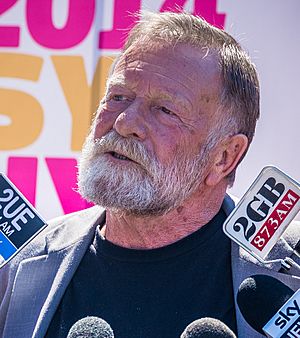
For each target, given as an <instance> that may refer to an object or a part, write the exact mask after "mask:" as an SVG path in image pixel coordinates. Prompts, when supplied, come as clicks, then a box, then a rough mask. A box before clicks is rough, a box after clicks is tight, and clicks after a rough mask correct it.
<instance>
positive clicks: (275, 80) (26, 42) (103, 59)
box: [0, 0, 300, 219]
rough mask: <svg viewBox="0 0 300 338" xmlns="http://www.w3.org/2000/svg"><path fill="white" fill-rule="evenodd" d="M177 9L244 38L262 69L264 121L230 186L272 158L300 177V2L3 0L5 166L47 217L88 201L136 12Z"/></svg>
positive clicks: (0, 107) (0, 104)
mask: <svg viewBox="0 0 300 338" xmlns="http://www.w3.org/2000/svg"><path fill="white" fill-rule="evenodd" d="M178 6H179V7H183V8H184V9H185V10H187V11H189V12H192V13H194V14H198V15H200V16H202V17H204V18H205V19H206V20H207V21H209V22H210V23H213V24H215V25H216V26H218V27H222V28H225V30H226V31H228V32H229V33H231V34H232V35H233V36H234V37H236V38H237V40H238V41H239V42H240V43H241V44H242V45H243V47H244V48H245V49H246V50H247V51H248V52H249V54H250V56H251V57H252V59H253V60H254V62H255V63H256V65H257V68H258V72H259V75H260V81H261V119H260V121H259V124H258V128H257V132H256V137H255V139H254V141H253V144H252V146H251V148H250V151H249V153H248V155H247V156H246V159H245V160H244V162H243V163H242V164H241V166H240V168H239V170H238V172H237V179H236V182H235V184H234V187H233V188H232V189H231V190H230V192H231V193H233V194H235V195H236V196H241V195H243V193H244V192H245V191H246V189H247V188H248V187H249V185H250V183H251V182H252V181H253V180H254V178H255V177H256V176H257V174H258V173H259V172H260V170H261V168H262V167H264V166H266V165H268V164H273V165H275V166H278V167H279V168H280V169H282V170H283V171H285V172H286V173H287V174H289V175H290V176H292V177H293V178H294V179H296V180H297V181H298V182H299V181H300V155H299V149H298V147H299V146H300V142H299V141H300V132H299V126H300V111H299V96H300V92H299V78H300V62H299V55H300V43H299V32H300V21H299V18H298V16H299V13H300V2H299V0H177V1H175V0H127V1H125V0H1V1H0V172H3V173H5V174H6V175H7V176H8V177H9V178H10V179H11V180H12V181H13V182H14V184H15V185H16V186H17V187H18V188H19V189H20V191H21V192H22V193H23V194H24V195H25V196H26V197H27V198H28V199H29V201H30V202H31V203H32V204H33V205H35V207H36V208H37V209H38V211H39V212H40V214H41V215H42V216H43V217H44V218H45V219H49V218H52V217H55V216H59V215H62V214H64V213H68V212H73V211H76V210H79V209H83V208H85V207H87V206H88V204H87V203H86V202H85V201H84V200H82V199H81V198H80V196H79V195H78V194H77V193H76V192H75V191H74V189H75V188H76V164H77V159H78V157H79V155H80V150H81V146H82V143H83V141H84V138H85V136H86V134H87V132H88V129H89V126H90V123H91V119H92V117H93V114H94V112H95V111H96V109H97V105H98V102H99V101H100V99H101V97H102V96H103V93H104V89H105V80H106V77H107V73H108V70H109V67H110V65H111V63H112V61H113V60H114V58H115V57H116V56H117V55H118V52H119V50H120V48H121V46H122V44H123V42H124V38H125V36H126V32H127V31H128V29H129V28H130V27H132V26H133V25H134V17H133V16H132V15H131V14H130V13H136V12H138V11H140V10H141V9H148V10H152V11H166V10H172V11H176V10H178ZM298 218H299V217H298Z"/></svg>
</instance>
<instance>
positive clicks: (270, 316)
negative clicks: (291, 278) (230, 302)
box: [237, 275, 300, 337]
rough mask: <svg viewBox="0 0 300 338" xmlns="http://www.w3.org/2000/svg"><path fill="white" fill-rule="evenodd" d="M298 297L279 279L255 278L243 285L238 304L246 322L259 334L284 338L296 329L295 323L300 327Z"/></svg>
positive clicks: (238, 295) (240, 289)
mask: <svg viewBox="0 0 300 338" xmlns="http://www.w3.org/2000/svg"><path fill="white" fill-rule="evenodd" d="M297 294H298V293H296V294H294V291H293V290H292V289H290V288H289V287H288V286H287V285H285V284H283V283H282V282H281V281H279V280H277V279H276V278H273V277H271V276H267V275H255V276H251V277H249V278H246V279H245V280H244V281H243V282H242V283H241V285H240V287H239V290H238V294H237V303H238V306H239V309H240V311H241V313H242V315H243V317H244V318H245V320H246V321H247V322H248V324H249V325H250V326H252V327H253V328H254V329H255V330H256V331H258V332H259V333H261V334H263V335H266V333H267V334H268V336H269V337H281V336H282V335H283V334H285V333H286V332H287V331H286V330H288V331H289V330H292V329H293V328H292V326H293V325H294V324H295V321H296V324H297V323H298V324H297V325H299V318H300V308H299V305H298V303H299V294H298V295H297ZM266 324H267V325H266ZM263 327H265V328H264V330H265V332H264V331H263Z"/></svg>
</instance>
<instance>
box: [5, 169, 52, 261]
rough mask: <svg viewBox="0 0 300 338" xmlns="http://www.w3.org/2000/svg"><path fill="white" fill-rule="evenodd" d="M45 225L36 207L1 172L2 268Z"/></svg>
mask: <svg viewBox="0 0 300 338" xmlns="http://www.w3.org/2000/svg"><path fill="white" fill-rule="evenodd" d="M45 227H46V222H45V221H44V220H43V218H42V217H41V216H40V215H39V214H38V212H37V211H36V210H35V208H34V207H33V206H32V205H31V204H30V202H28V200H27V199H26V198H25V197H24V196H23V195H22V193H21V192H20V191H19V190H18V189H17V188H16V187H15V185H14V184H13V183H12V182H11V181H10V180H9V179H8V178H7V177H6V176H5V175H3V174H1V173H0V268H2V267H3V266H4V265H5V264H6V263H7V262H8V261H9V260H10V259H11V258H13V256H15V255H16V254H17V253H18V252H19V251H20V250H21V249H22V248H23V247H24V246H25V245H26V244H28V243H29V242H30V241H31V240H32V239H33V238H34V237H35V236H36V235H37V234H38V233H39V232H40V231H42V230H43V229H44V228H45Z"/></svg>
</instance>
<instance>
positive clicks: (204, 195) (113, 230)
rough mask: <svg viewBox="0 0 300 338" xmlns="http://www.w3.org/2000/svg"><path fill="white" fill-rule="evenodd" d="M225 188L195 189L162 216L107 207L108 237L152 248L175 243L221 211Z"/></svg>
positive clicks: (129, 245)
mask: <svg viewBox="0 0 300 338" xmlns="http://www.w3.org/2000/svg"><path fill="white" fill-rule="evenodd" d="M225 192H226V187H225V188H223V189H222V190H219V191H218V192H216V191H215V190H214V191H206V192H201V193H200V192H196V193H195V194H193V196H191V197H190V198H188V199H187V200H186V201H184V203H182V205H180V206H179V207H177V208H176V209H174V210H171V211H170V212H168V213H167V214H165V215H162V216H146V217H145V216H143V217H142V216H136V215H131V214H126V213H124V212H123V213H122V212H118V211H112V210H107V215H106V226H105V228H104V230H103V231H104V232H105V237H106V239H107V240H108V241H110V242H112V243H114V244H116V245H119V246H122V247H125V248H132V249H153V248H159V247H163V246H166V245H168V244H171V243H174V242H176V241H178V240H180V239H181V238H184V237H186V236H188V235H189V234H191V233H193V232H195V231H197V230H198V229H200V228H201V227H202V226H203V225H205V224H207V223H208V222H209V221H210V220H211V219H212V218H213V217H214V216H215V215H216V214H217V213H218V211H219V210H220V207H221V204H222V202H223V199H224V195H225Z"/></svg>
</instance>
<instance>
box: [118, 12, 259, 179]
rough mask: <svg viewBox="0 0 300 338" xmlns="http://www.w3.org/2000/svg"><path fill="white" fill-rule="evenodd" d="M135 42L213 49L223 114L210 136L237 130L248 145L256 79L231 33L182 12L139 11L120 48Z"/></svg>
mask: <svg viewBox="0 0 300 338" xmlns="http://www.w3.org/2000/svg"><path fill="white" fill-rule="evenodd" d="M136 42H138V43H139V45H140V43H143V42H146V43H151V42H152V43H153V42H162V43H165V44H170V45H171V46H174V45H175V44H177V43H186V44H189V45H191V46H193V47H196V48H200V49H201V50H203V48H206V49H207V51H208V52H212V53H214V54H215V55H216V56H217V58H218V63H219V66H220V73H221V79H222V89H221V93H220V100H219V110H220V111H221V112H222V113H223V114H222V115H221V116H223V118H221V120H220V122H219V124H218V126H216V129H215V130H214V134H215V135H214V136H215V137H212V139H214V140H215V142H217V141H216V139H218V141H219V140H220V139H221V138H223V137H224V136H229V135H234V134H237V133H241V134H244V135H245V136H247V138H248V142H249V143H248V147H249V145H250V143H251V141H252V139H253V136H254V132H255V126H256V122H257V120H258V118H259V81H258V76H257V72H256V68H255V65H254V64H253V63H252V62H251V60H250V58H249V56H248V55H247V53H246V52H245V51H244V50H243V49H242V47H241V46H240V44H239V43H238V42H237V41H236V40H235V39H234V38H233V37H232V36H230V35H229V34H228V33H226V32H224V31H223V30H221V29H219V28H216V27H214V26H212V25H210V24H209V23H208V22H206V21H205V20H203V19H202V18H200V17H198V16H194V15H192V14H189V13H186V12H183V13H173V12H164V13H151V12H143V15H142V16H141V17H140V18H139V20H138V22H137V24H136V25H135V26H134V27H133V28H132V30H131V31H130V33H129V35H128V38H127V41H126V43H125V46H124V49H123V52H124V51H126V50H127V49H128V48H129V47H130V46H132V45H133V44H135V43H136ZM216 133H217V135H216ZM247 150H248V149H247ZM245 153H246V152H245ZM244 155H245V154H244ZM235 170H236V169H235ZM235 170H233V171H232V172H231V173H230V174H229V175H228V177H227V178H228V182H229V184H232V183H233V181H234V177H235Z"/></svg>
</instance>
